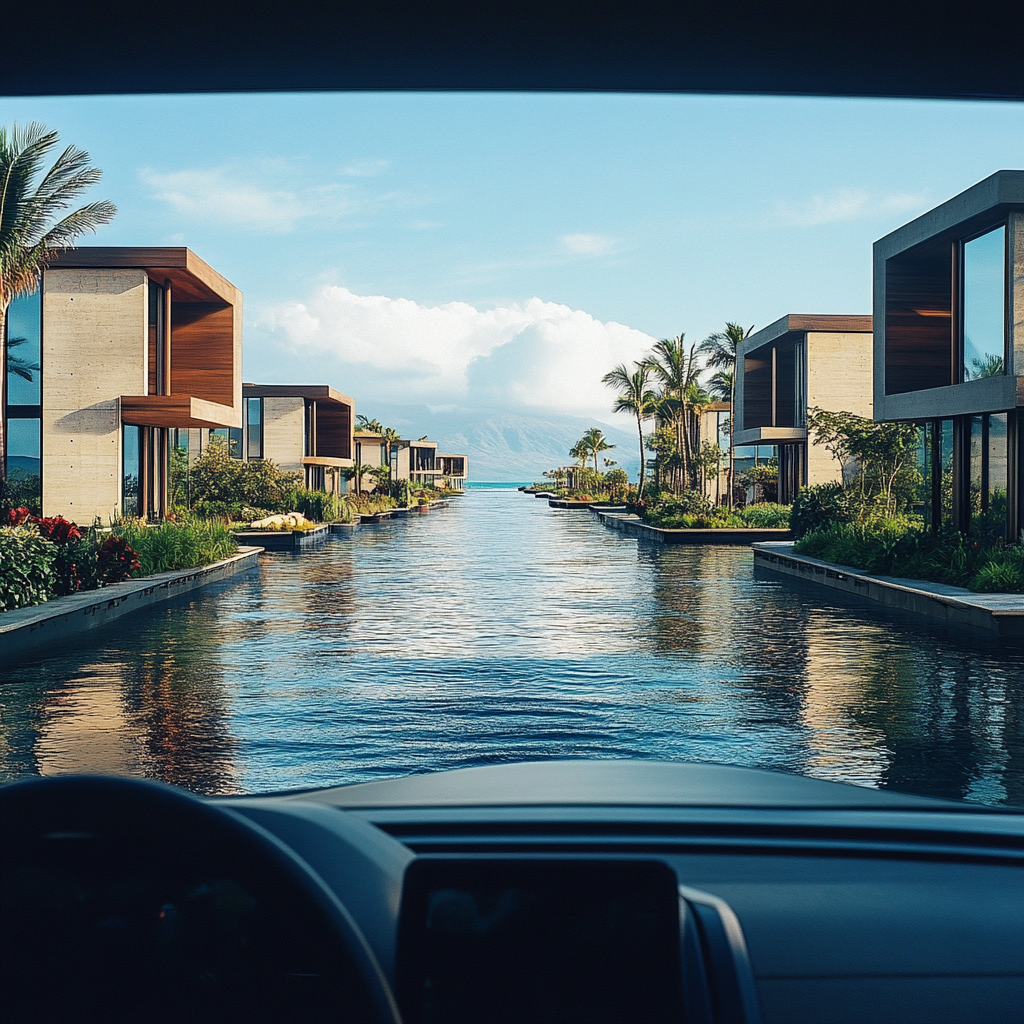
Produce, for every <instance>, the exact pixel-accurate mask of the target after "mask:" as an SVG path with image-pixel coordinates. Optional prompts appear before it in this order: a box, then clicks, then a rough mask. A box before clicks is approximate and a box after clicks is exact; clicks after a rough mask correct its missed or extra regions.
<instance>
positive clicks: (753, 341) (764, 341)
mask: <svg viewBox="0 0 1024 1024" xmlns="http://www.w3.org/2000/svg"><path fill="white" fill-rule="evenodd" d="M871 324H872V319H871V316H870V314H868V315H866V316H865V315H861V314H848V313H787V314H786V315H785V316H784V317H781V318H780V319H778V320H776V321H775V323H773V324H769V325H768V326H767V327H762V328H761V330H759V331H758V332H757V333H756V334H752V335H751V336H750V337H749V338H747V339H746V341H742V342H740V344H739V346H738V347H737V349H736V355H737V356H746V355H749V354H750V353H751V352H754V351H756V350H757V349H759V348H761V347H762V346H763V345H769V344H771V343H772V342H773V341H779V340H780V339H781V338H784V337H786V335H788V334H808V333H814V332H817V333H821V334H870V333H871V331H872V327H871Z"/></svg>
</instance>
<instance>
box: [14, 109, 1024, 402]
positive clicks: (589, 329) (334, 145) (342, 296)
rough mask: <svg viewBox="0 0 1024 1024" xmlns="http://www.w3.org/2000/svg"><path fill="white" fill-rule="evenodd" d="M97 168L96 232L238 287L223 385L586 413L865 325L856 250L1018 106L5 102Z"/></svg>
mask: <svg viewBox="0 0 1024 1024" xmlns="http://www.w3.org/2000/svg"><path fill="white" fill-rule="evenodd" d="M0 109H2V120H3V122H5V123H10V122H11V121H13V120H19V121H25V120H29V119H37V120H41V121H44V122H45V123H47V124H48V125H51V126H52V127H55V128H57V129H59V130H60V132H61V135H62V139H63V140H64V141H66V142H74V143H76V144H77V145H80V146H83V147H84V148H86V149H88V150H89V152H90V153H91V155H92V157H93V160H94V162H95V163H96V164H97V165H98V166H99V167H101V168H103V170H104V179H103V182H102V184H101V186H100V187H99V189H98V190H97V195H99V194H102V195H103V196H105V197H107V198H110V199H112V200H113V201H114V202H115V203H116V204H117V205H118V207H119V209H120V214H119V216H118V218H117V220H116V221H115V223H114V224H113V225H111V226H110V227H109V228H106V229H104V230H103V231H102V232H101V234H100V235H99V236H97V237H96V238H95V240H94V241H95V242H96V244H108V245H188V246H190V247H191V248H192V249H193V250H194V251H195V252H197V253H198V254H199V255H200V256H202V257H203V258H204V259H205V260H207V262H209V263H211V264H212V265H213V266H214V267H215V268H217V269H218V270H219V271H221V272H222V273H223V274H224V275H225V276H226V277H228V278H229V279H230V280H231V281H232V282H233V283H235V284H236V285H237V286H238V287H240V288H241V289H242V290H243V292H244V293H245V325H246V327H245V330H246V333H245V352H246V355H245V377H246V379H247V380H259V381H265V382H274V381H280V382H299V381H304V382H320V381H325V382H327V383H331V384H333V385H334V386H335V387H337V388H339V389H340V390H342V391H345V392H347V393H349V394H353V395H355V396H356V397H357V400H358V401H359V404H360V408H361V409H364V410H367V411H370V412H371V413H372V405H373V402H374V401H380V402H384V401H387V402H389V403H395V402H402V401H408V402H417V403H422V402H425V403H427V404H430V405H432V406H433V407H437V408H451V407H459V408H461V407H479V406H481V405H487V406H488V407H500V408H506V409H510V410H515V409H524V410H525V409H534V410H538V411H541V410H543V411H545V412H554V411H561V412H571V413H574V414H586V415H597V414H598V413H599V412H601V411H602V410H605V416H606V418H607V416H610V414H608V413H607V412H606V410H607V405H608V402H607V396H606V392H605V391H604V390H603V389H602V387H601V385H600V383H599V378H600V375H601V374H602V373H603V372H604V371H605V370H606V369H607V368H609V367H610V366H611V365H612V364H613V363H614V362H618V361H620V360H623V359H630V358H635V357H636V356H638V355H639V354H640V353H641V352H642V351H643V350H644V348H645V347H646V346H647V345H648V344H649V343H650V341H651V339H653V338H658V337H665V336H669V335H674V334H677V333H678V332H679V331H681V330H682V331H685V332H686V336H687V338H689V339H693V340H700V339H701V338H703V337H704V336H705V335H706V334H707V333H709V332H710V331H712V330H716V329H719V328H720V327H721V326H722V324H723V323H724V322H725V321H726V320H727V319H732V320H738V321H740V322H742V323H743V324H745V325H749V324H756V325H758V326H763V325H765V324H767V323H770V322H771V321H773V320H775V319H777V318H778V317H780V316H782V315H784V314H785V313H788V312H817V313H866V312H870V299H871V274H870V270H871V243H872V242H873V241H874V240H875V239H876V238H878V237H880V236H881V235H883V234H885V233H886V232H888V231H890V230H892V229H893V228H895V227H897V226H899V225H900V224H902V223H904V222H906V221H907V220H909V219H911V218H912V217H914V216H916V215H917V214H919V213H921V212H923V211H925V210H926V209H928V208H930V207H931V206H934V205H935V204H937V203H939V202H941V201H943V200H944V199H947V198H949V197H950V196H951V195H954V194H956V193H957V192H959V191H961V190H963V189H964V188H966V187H968V186H969V185H971V184H973V183H974V182H975V181H977V180H979V179H981V178H983V177H985V176H986V175H988V174H990V173H992V172H993V171H995V170H997V169H999V168H1004V167H1021V166H1024V108H1022V107H1021V106H1017V105H1008V104H990V103H971V104H968V103H936V102H924V101H884V100H870V101H857V100H824V99H792V98H742V97H729V98H724V97H701V96H618V95H579V96H578V95H492V94H471V95H433V94H386V95H379V94H342V95H317V94H310V95H274V96H197V97H130V98H118V97H113V98H75V99H17V100H3V101H0Z"/></svg>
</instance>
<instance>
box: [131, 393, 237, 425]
mask: <svg viewBox="0 0 1024 1024" xmlns="http://www.w3.org/2000/svg"><path fill="white" fill-rule="evenodd" d="M121 422H122V423H127V424H131V425H132V426H137V427H178V428H179V429H187V428H190V427H214V428H215V427H240V426H241V425H242V416H241V413H240V411H239V410H237V409H234V408H232V407H231V406H230V405H220V404H219V403H217V402H207V401H204V400H203V399H202V398H193V397H192V396H191V395H122V396H121Z"/></svg>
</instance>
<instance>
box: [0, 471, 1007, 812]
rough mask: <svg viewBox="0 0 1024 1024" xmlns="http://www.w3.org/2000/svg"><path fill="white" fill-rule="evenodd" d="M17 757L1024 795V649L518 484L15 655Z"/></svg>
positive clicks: (6, 719)
mask: <svg viewBox="0 0 1024 1024" xmlns="http://www.w3.org/2000/svg"><path fill="white" fill-rule="evenodd" d="M0 675H2V676H3V685H2V686H0V778H3V779H5V780H6V779H13V778H18V777H23V776H28V775H39V774H42V775H52V774H56V773H60V772H73V771H105V772H119V773H127V774H131V775H137V776H144V777H148V778H155V779H162V780H165V781H167V782H171V783H176V784H178V785H181V786H185V787H188V788H189V789H192V790H195V791H197V792H201V793H230V792H240V791H249V792H254V791H270V790H279V789H287V788H294V787H302V786H321V785H329V784H337V783H344V782H352V781H359V780H366V779H373V778H381V777H387V776H394V775H401V774H407V773H410V772H422V771H428V770H433V769H441V768H454V767H462V766H468V765H480V764H488V763H493V762H498V761H513V760H524V759H540V758H555V757H615V758H657V759H665V760H684V759H694V760H700V761H717V762H725V763H729V764H737V765H749V766H755V767H765V768H780V769H785V770H788V771H793V772H799V773H802V774H805V775H811V776H815V777H817V778H822V779H835V780H842V781H845V782H852V783H857V784H859V785H863V786H874V787H882V788H891V789H896V790H901V791H907V792H914V793H921V794H928V795H937V796H946V797H958V798H963V799H967V800H973V801H980V802H984V803H993V804H998V803H1011V804H1024V652H1022V651H1021V649H1020V648H1015V647H1010V646H1007V645H1002V644H1000V643H999V642H998V641H996V640H993V639H983V640H979V639H977V638H972V637H971V636H970V635H969V634H964V633H960V632H952V631H945V630H944V629H942V628H941V627H937V626H932V625H930V624H928V623H926V622H921V621H918V620H914V619H910V618H904V617H901V616H900V615H899V614H897V613H894V612H892V611H891V610H889V609H882V608H878V607H875V606H873V605H870V604H867V603H859V602H856V601H855V600H854V599H852V598H849V599H848V598H845V597H843V596H841V595H835V594H833V593H831V592H828V591H823V590H820V589H818V588H813V587H811V586H809V585H808V584H802V583H799V582H796V581H791V580H789V579H786V578H780V577H772V576H770V575H769V574H766V573H765V574H762V572H761V571H760V570H759V571H758V574H757V575H755V572H754V569H753V564H752V556H751V552H750V550H749V549H747V548H726V547H697V548H691V547H668V548H663V547H661V546H658V545H653V544H650V543H646V542H641V541H637V540H636V539H633V538H629V537H626V536H624V535H622V534H619V533H616V532H614V531H612V530H608V529H606V528H604V527H603V526H602V525H601V524H600V523H599V522H598V521H597V519H596V518H595V517H593V516H592V515H590V514H589V513H579V512H561V511H555V510H553V509H550V508H549V507H548V504H547V502H546V501H544V500H542V499H541V500H537V499H534V498H532V497H530V496H528V495H523V494H521V493H519V492H518V491H515V490H507V489H506V490H499V489H494V490H486V489H478V490H471V491H469V492H467V494H466V495H465V496H464V497H461V498H458V499H453V501H452V502H451V506H450V507H449V508H448V509H444V510H435V511H432V512H430V513H429V514H427V515H419V514H417V515H411V516H410V517H409V518H408V519H404V520H395V521H392V522H390V523H384V524H381V525H379V526H366V527H360V528H358V529H356V530H352V531H349V533H347V534H345V535H342V536H335V537H332V539H331V540H329V541H328V542H327V543H326V544H324V546H323V547H321V548H319V549H317V550H315V551H314V552H311V553H305V554H301V555H291V554H275V555H264V556H262V558H261V562H260V566H259V569H258V571H257V570H253V571H252V572H250V573H249V574H247V575H246V576H243V577H239V578H236V580H235V581H233V582H230V583H226V584H221V585H218V586H217V587H214V588H211V589H208V590H206V591H202V592H199V593H198V594H196V595H193V597H192V599H181V600H179V601H178V602H175V603H173V604H171V605H166V606H163V607H159V608H157V609H154V610H151V611H148V612H140V613H138V614H136V615H134V616H130V617H128V618H126V619H123V620H121V621H120V622H119V623H117V624H115V625H113V626H110V627H106V628H104V629H103V630H100V631H97V632H96V633H94V634H92V635H90V636H89V637H88V638H87V639H84V640H83V641H82V642H81V643H80V644H79V645H78V646H77V647H76V648H75V649H74V650H66V651H61V652H54V653H53V654H50V655H48V656H47V657H44V658H40V659H38V660H36V661H33V662H29V663H25V664H22V665H19V666H17V667H15V668H10V667H7V668H2V667H0Z"/></svg>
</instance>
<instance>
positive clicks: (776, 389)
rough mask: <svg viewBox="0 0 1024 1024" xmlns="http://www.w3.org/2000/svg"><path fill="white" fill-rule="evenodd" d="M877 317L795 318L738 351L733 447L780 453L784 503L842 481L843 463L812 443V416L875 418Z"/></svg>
mask: <svg viewBox="0 0 1024 1024" xmlns="http://www.w3.org/2000/svg"><path fill="white" fill-rule="evenodd" d="M871 339H872V336H871V317H870V316H847V315H835V316H821V315H817V314H797V313H790V314H789V315H788V316H784V317H782V319H780V320H776V321H775V323H773V324H769V325H768V326H767V327H765V328H762V329H761V330H760V331H758V332H757V333H756V334H753V335H751V336H750V337H749V338H747V339H746V340H745V341H743V342H741V343H740V345H739V347H738V348H737V351H736V421H737V422H736V432H735V436H734V439H733V440H734V444H735V445H736V446H746V445H765V444H770V445H775V446H777V447H778V449H779V495H780V497H779V500H780V501H790V500H792V498H793V496H794V495H795V494H796V492H797V490H799V488H800V487H802V486H803V485H805V484H818V483H827V482H830V481H833V480H838V479H839V477H840V473H841V467H840V465H839V463H838V462H837V461H836V460H835V459H833V457H832V456H831V455H830V454H829V453H828V452H827V451H825V450H824V449H822V448H812V446H810V445H808V444H807V411H808V409H812V408H815V407H817V408H821V409H827V410H829V411H832V412H852V413H855V414H856V415H858V416H864V417H866V418H870V417H871V414H872V407H871V386H872V377H871V343H872V340H871Z"/></svg>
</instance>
